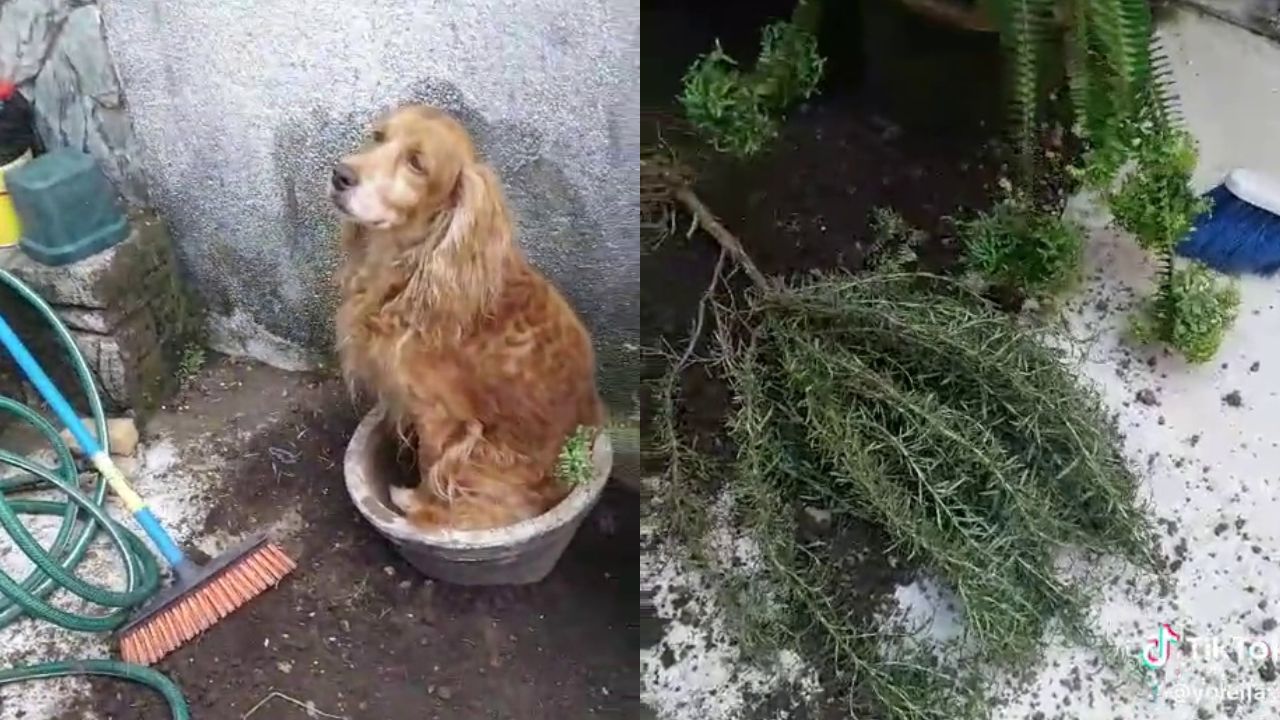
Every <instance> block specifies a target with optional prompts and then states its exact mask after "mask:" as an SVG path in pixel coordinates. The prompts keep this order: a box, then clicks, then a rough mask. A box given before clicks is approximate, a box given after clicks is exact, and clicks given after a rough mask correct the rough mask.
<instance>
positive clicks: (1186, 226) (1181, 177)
mask: <svg viewBox="0 0 1280 720" xmlns="http://www.w3.org/2000/svg"><path fill="white" fill-rule="evenodd" d="M1134 154H1135V163H1134V167H1133V168H1132V170H1131V172H1129V174H1128V175H1127V176H1124V177H1123V178H1121V179H1120V180H1119V184H1118V187H1117V188H1116V189H1114V190H1111V191H1110V192H1108V195H1107V199H1108V202H1109V203H1110V206H1111V212H1112V214H1113V215H1114V216H1115V221H1116V224H1117V225H1119V226H1120V227H1122V228H1124V229H1125V230H1127V231H1129V232H1131V233H1133V234H1134V236H1135V237H1136V239H1137V241H1138V244H1139V245H1141V246H1142V247H1143V248H1144V249H1146V250H1148V251H1149V252H1152V253H1153V254H1155V256H1156V261H1157V263H1158V264H1159V271H1158V272H1159V278H1158V283H1159V285H1158V288H1157V290H1156V292H1155V295H1154V296H1153V297H1151V298H1149V299H1148V300H1147V301H1146V302H1145V303H1144V305H1143V307H1142V309H1141V310H1140V311H1139V314H1138V317H1137V318H1135V321H1134V334H1135V336H1136V337H1137V338H1138V339H1139V340H1140V341H1143V342H1154V341H1161V342H1166V343H1168V344H1169V345H1171V346H1173V347H1174V348H1175V349H1177V350H1178V351H1179V352H1181V353H1182V354H1183V356H1184V357H1186V359H1187V360H1188V361H1190V362H1196V363H1199V362H1205V361H1207V360H1209V359H1210V358H1212V357H1213V355H1214V353H1216V352H1217V350H1218V347H1219V346H1220V345H1221V344H1222V338H1223V336H1224V335H1225V334H1226V332H1227V330H1228V329H1230V327H1231V325H1232V323H1233V322H1235V318H1236V313H1237V311H1238V309H1239V305H1240V295H1239V290H1238V289H1237V288H1236V286H1235V284H1234V283H1233V282H1230V281H1226V282H1220V281H1218V280H1217V279H1216V278H1215V274H1214V273H1213V271H1211V270H1210V269H1209V268H1207V267H1205V266H1204V265H1201V264H1198V263H1192V264H1190V265H1188V266H1187V267H1184V268H1181V269H1177V268H1175V267H1174V249H1175V248H1176V247H1177V244H1178V243H1179V242H1180V241H1181V240H1182V238H1183V237H1185V236H1186V234H1187V233H1188V232H1189V231H1190V230H1191V229H1192V226H1193V223H1194V222H1195V219H1196V216H1198V215H1199V214H1201V213H1203V212H1204V211H1206V210H1208V209H1209V201H1208V200H1207V199H1205V198H1203V197H1201V196H1199V195H1197V194H1196V193H1195V192H1194V191H1193V190H1192V189H1191V185H1190V182H1191V173H1192V171H1194V170H1195V165H1196V150H1195V143H1194V141H1193V140H1192V139H1191V137H1190V136H1189V135H1188V134H1187V133H1185V132H1183V131H1181V130H1176V129H1172V128H1169V127H1167V126H1163V125H1159V124H1153V125H1150V126H1148V128H1147V129H1146V131H1145V133H1144V134H1143V135H1141V136H1139V139H1138V141H1137V142H1136V143H1135V151H1134Z"/></svg>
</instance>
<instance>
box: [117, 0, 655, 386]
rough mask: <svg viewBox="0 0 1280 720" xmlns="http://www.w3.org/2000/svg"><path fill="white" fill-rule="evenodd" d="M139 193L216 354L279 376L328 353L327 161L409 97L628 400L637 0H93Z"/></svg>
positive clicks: (331, 235)
mask: <svg viewBox="0 0 1280 720" xmlns="http://www.w3.org/2000/svg"><path fill="white" fill-rule="evenodd" d="M102 8H103V13H104V16H105V19H106V27H107V37H108V41H109V43H110V46H111V49H112V53H113V56H114V58H115V61H116V64H117V66H118V68H119V70H120V74H121V77H122V78H123V80H124V86H125V88H126V89H127V91H128V94H129V101H130V112H131V117H132V119H133V123H134V128H135V130H136V132H137V134H138V136H139V139H140V145H141V147H142V148H143V152H142V155H141V161H142V164H143V166H144V168H145V169H146V171H147V174H148V179H149V181H150V184H151V192H152V196H153V200H154V201H155V202H156V203H157V205H158V206H159V207H160V208H161V210H162V211H163V213H164V215H165V217H166V219H167V220H168V221H169V222H170V223H171V225H172V228H173V233H174V236H175V238H176V241H177V243H178V246H179V252H180V253H181V255H182V256H183V259H184V262H185V265H186V267H187V268H188V269H189V270H190V273H191V275H192V277H193V279H194V281H195V283H196V285H197V287H198V289H199V291H200V293H201V295H202V296H203V300H204V304H205V306H206V307H207V308H208V309H209V310H210V312H211V313H212V314H213V317H214V322H213V323H212V327H211V330H212V336H213V340H214V342H215V347H218V348H219V349H225V350H233V351H240V352H245V353H248V354H251V355H254V356H257V357H259V358H261V359H264V360H267V361H269V362H273V363H274V364H277V365H280V366H283V367H295V366H300V365H308V364H312V363H315V362H317V361H320V360H322V359H323V358H325V357H326V356H327V355H328V352H329V348H330V346H331V332H332V330H331V313H332V306H333V299H334V298H333V290H332V282H331V279H330V278H331V275H332V272H333V269H334V266H335V263H336V260H337V248H336V244H335V239H336V227H335V218H334V216H333V213H332V211H331V210H330V208H329V207H328V203H327V200H326V199H325V189H326V187H327V182H328V178H329V175H330V168H331V166H332V163H333V162H334V161H335V159H337V158H338V157H339V156H341V155H342V154H344V153H345V152H347V151H349V150H350V149H351V148H352V147H353V146H354V145H355V144H356V143H357V141H358V139H359V138H360V137H361V135H362V133H363V132H364V130H365V128H366V127H367V124H368V123H369V121H370V120H371V119H372V118H374V117H375V116H376V115H377V114H378V113H379V112H381V111H383V110H384V109H386V108H388V107H390V106H391V105H393V104H396V103H398V102H401V101H405V100H421V101H427V102H430V103H434V104H436V105H439V106H442V107H444V108H446V109H449V110H452V111H454V112H456V113H458V114H459V115H460V116H461V117H462V118H463V120H464V121H465V122H466V123H467V124H468V125H469V126H470V128H471V129H472V131H473V132H474V133H475V134H476V135H477V139H478V142H479V145H480V147H481V150H482V152H484V153H485V154H486V155H487V157H488V159H489V160H490V161H491V162H493V163H494V165H495V166H496V167H497V168H498V170H499V171H500V173H501V174H502V176H503V178H504V180H505V181H506V185H507V188H508V192H509V195H510V198H511V200H512V202H513V204H514V206H515V208H516V212H517V214H518V216H519V221H520V231H521V237H522V239H523V242H524V244H525V247H526V248H527V249H528V251H529V254H530V256H531V257H532V258H533V260H534V261H535V262H536V263H537V264H538V265H539V266H540V267H541V268H543V269H544V270H545V271H547V272H548V274H549V275H551V276H552V277H553V278H554V280H556V281H557V283H558V284H559V285H560V287H562V288H564V290H565V291H566V293H567V294H568V295H569V296H570V297H571V299H572V300H573V301H574V303H575V305H576V306H577V307H578V308H579V310H580V311H581V312H583V314H584V315H585V317H586V318H587V320H588V322H589V323H590V325H591V326H592V329H593V331H594V332H595V334H596V337H597V341H598V346H599V348H600V351H601V364H602V368H603V371H604V380H605V384H606V392H607V394H608V395H609V398H610V400H611V404H613V405H614V406H615V407H616V408H618V409H620V410H630V409H631V408H632V407H633V402H634V400H633V397H634V392H635V388H634V380H633V378H635V377H637V376H638V374H637V372H636V370H635V367H636V360H637V358H635V357H634V355H635V354H636V346H635V343H636V342H637V339H638V336H639V327H638V326H639V320H638V306H637V303H638V297H639V231H638V226H637V220H638V196H637V185H636V184H637V180H638V153H639V120H638V118H639V6H638V2H637V0H594V1H592V2H580V1H579V0H518V1H516V2H511V1H510V0H466V1H465V2H464V1H462V0H448V1H445V0H438V1H432V0H415V1H414V2H409V1H407V0H349V1H348V2H342V3H337V2H322V3H316V2H310V0H220V1H219V2H212V3H211V2H202V1H200V0H103V3H102Z"/></svg>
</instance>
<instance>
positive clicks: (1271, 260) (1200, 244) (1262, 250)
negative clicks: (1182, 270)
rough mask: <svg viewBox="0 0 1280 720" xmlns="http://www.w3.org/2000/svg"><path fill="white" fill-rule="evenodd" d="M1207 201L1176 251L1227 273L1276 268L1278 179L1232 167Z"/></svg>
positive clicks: (1279, 254) (1279, 266) (1279, 261)
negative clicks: (1203, 209)
mask: <svg viewBox="0 0 1280 720" xmlns="http://www.w3.org/2000/svg"><path fill="white" fill-rule="evenodd" d="M1205 197H1207V198H1208V199H1209V200H1210V201H1211V202H1212V205H1211V206H1210V208H1209V209H1208V210H1206V211H1205V212H1204V213H1201V215H1200V217H1198V218H1196V221H1195V226H1194V227H1193V228H1192V230H1191V232H1189V233H1188V234H1187V236H1186V238H1184V239H1183V241H1182V242H1181V243H1180V244H1179V245H1178V254H1179V255H1182V256H1183V257H1187V258H1191V259H1193V260H1198V261H1200V262H1202V263H1204V264H1205V265H1207V266H1209V267H1211V268H1213V269H1214V270H1217V271H1218V272H1222V273H1227V274H1231V275H1236V274H1241V273H1254V274H1257V275H1274V274H1275V272H1276V271H1277V270H1280V180H1277V179H1276V178H1274V177H1271V176H1268V175H1266V174H1264V173H1261V172H1258V171H1256V170H1245V169H1237V170H1232V171H1231V172H1230V173H1227V177H1226V179H1225V180H1224V181H1223V183H1222V184H1221V185H1219V186H1217V187H1215V188H1214V189H1213V190H1210V191H1209V192H1208V193H1207V194H1206V195H1205Z"/></svg>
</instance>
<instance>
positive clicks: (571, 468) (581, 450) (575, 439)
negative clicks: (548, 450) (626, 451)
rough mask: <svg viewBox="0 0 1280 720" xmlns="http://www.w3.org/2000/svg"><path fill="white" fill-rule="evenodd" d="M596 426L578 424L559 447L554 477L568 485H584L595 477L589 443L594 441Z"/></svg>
mask: <svg viewBox="0 0 1280 720" xmlns="http://www.w3.org/2000/svg"><path fill="white" fill-rule="evenodd" d="M595 438H596V428H592V427H587V426H585V425H579V426H578V428H577V429H576V430H574V431H573V434H572V435H570V436H569V438H568V439H567V440H565V442H564V446H563V447H561V448H560V457H559V458H558V459H557V460H556V477H558V478H560V482H562V483H564V484H565V485H568V486H570V487H578V486H579V485H586V484H588V483H590V482H591V480H592V478H593V477H595V465H594V464H593V463H592V462H591V445H592V443H594V442H595Z"/></svg>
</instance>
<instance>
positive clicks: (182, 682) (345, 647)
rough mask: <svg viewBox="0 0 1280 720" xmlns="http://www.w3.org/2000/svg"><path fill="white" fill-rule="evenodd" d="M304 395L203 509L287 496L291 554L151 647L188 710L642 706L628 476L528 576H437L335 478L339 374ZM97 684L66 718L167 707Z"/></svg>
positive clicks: (222, 514) (456, 712)
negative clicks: (445, 579) (200, 631)
mask: <svg viewBox="0 0 1280 720" xmlns="http://www.w3.org/2000/svg"><path fill="white" fill-rule="evenodd" d="M302 395H303V396H304V400H303V401H298V402H293V403H292V407H291V409H290V410H289V411H288V412H285V413H282V417H281V418H280V420H279V421H278V422H276V423H275V424H274V425H273V426H272V427H271V428H270V429H268V430H267V431H265V432H264V433H262V434H260V435H259V436H258V437H257V438H256V439H255V440H253V441H252V442H251V443H250V444H249V445H248V446H247V447H244V448H242V449H241V452H240V453H239V455H240V457H241V458H242V460H241V462H240V463H239V465H238V467H235V468H234V469H231V470H229V471H228V472H229V477H231V478H232V479H231V480H230V481H229V482H228V483H227V488H228V490H229V494H228V496H227V497H226V498H225V499H223V500H222V501H221V502H220V503H219V504H218V505H217V506H216V507H215V508H214V509H213V510H212V511H211V512H210V514H209V516H208V520H207V527H206V532H208V533H229V534H232V535H237V534H241V533H250V532H252V531H254V530H255V529H258V528H263V527H266V526H268V525H269V524H271V523H273V522H278V521H280V520H282V519H284V518H288V517H289V516H290V515H291V514H294V515H296V525H297V527H298V529H297V531H296V532H295V533H293V535H292V537H289V538H286V539H285V541H284V546H285V549H286V550H287V551H288V552H290V553H291V554H292V556H293V557H294V558H295V559H297V560H298V564H299V567H298V570H297V571H296V572H295V573H294V574H293V575H292V576H291V577H289V578H287V579H286V580H285V581H284V582H283V583H282V584H281V585H280V587H278V588H276V589H274V590H272V591H269V592H267V593H266V594H264V595H262V596H261V597H259V598H257V599H255V600H254V601H252V602H251V603H250V604H248V605H247V606H245V607H244V608H242V609H240V610H239V611H237V612H236V613H235V614H233V615H232V616H230V617H229V618H227V619H225V620H223V621H222V622H220V623H219V624H217V625H216V626H215V627H214V628H212V629H211V630H210V631H209V632H207V633H206V634H205V635H204V636H202V637H201V638H200V639H198V640H197V641H195V642H193V643H191V644H189V645H188V646H187V647H185V648H183V649H181V650H179V651H177V652H176V653H174V654H173V655H171V656H170V657H168V658H166V659H165V660H164V661H162V662H161V663H160V664H159V666H158V668H157V669H159V670H161V671H162V672H165V673H166V674H168V675H169V676H170V677H171V678H173V679H174V680H175V681H176V682H177V683H178V684H179V686H181V688H182V690H183V691H184V692H185V693H186V696H187V699H188V701H189V702H190V704H191V710H192V715H193V717H195V718H199V719H200V720H241V719H242V718H244V717H245V716H246V714H247V713H251V712H252V714H251V715H249V717H250V718H263V719H264V720H265V719H269V720H287V719H288V718H294V717H296V718H307V717H341V718H349V719H350V720H386V719H387V718H396V717H414V718H424V719H426V718H440V719H441V720H443V719H445V718H449V719H455V718H456V719H458V720H469V719H475V720H480V719H482V718H483V719H485V720H490V719H492V720H499V719H502V720H537V719H539V718H546V719H548V720H550V719H551V718H557V719H558V718H563V717H569V718H627V719H631V718H638V717H640V709H639V681H638V677H637V673H638V670H637V662H638V659H637V658H638V655H639V650H640V646H639V634H638V629H637V624H636V604H635V603H636V598H637V596H638V594H639V589H638V580H637V577H636V570H635V568H636V565H637V562H638V555H637V552H638V551H637V546H636V542H635V538H636V536H637V533H638V531H639V528H638V504H637V502H636V499H635V495H634V494H631V493H629V492H627V491H624V490H619V489H616V488H611V489H610V490H609V491H607V492H606V495H605V497H604V498H603V499H602V501H601V503H600V505H599V506H598V507H597V508H596V510H595V512H594V513H593V515H592V516H591V517H590V518H588V520H587V521H586V522H584V524H583V526H582V529H581V530H580V532H579V534H578V536H577V538H576V539H575V540H574V542H573V544H572V545H571V546H570V548H569V550H568V552H567V554H566V555H565V557H564V558H563V559H562V560H561V562H560V564H559V566H558V567H557V569H556V570H555V571H554V573H553V574H552V575H551V576H550V577H549V578H548V579H546V580H545V581H543V582H542V583H540V584H537V585H532V586H527V587H509V588H475V589H465V588H458V587H452V586H447V585H445V584H442V583H437V582H433V581H431V580H429V579H426V578H424V577H423V576H421V575H420V574H418V573H417V572H416V571H414V570H413V569H412V568H411V567H410V566H409V565H408V564H406V563H405V562H403V561H402V560H401V559H400V558H399V556H398V555H396V554H395V552H394V551H393V550H392V549H391V547H390V546H389V545H388V544H387V543H386V542H385V541H384V540H383V538H382V537H380V536H379V535H377V534H376V533H375V532H374V531H373V529H372V528H370V527H369V526H368V525H367V524H366V523H365V522H364V521H363V519H362V518H361V517H360V516H359V515H358V514H357V512H356V511H355V509H354V508H353V507H352V505H351V502H350V500H349V499H348V497H347V495H346V491H345V489H344V485H343V478H342V453H343V449H344V448H345V445H346V442H347V440H348V438H349V437H350V435H351V433H352V431H353V430H354V428H355V424H356V420H357V413H356V412H355V410H353V408H352V406H351V404H350V403H349V402H348V400H347V399H346V395H345V392H344V391H343V389H342V387H341V386H340V385H339V384H338V383H336V382H333V381H323V382H319V383H313V384H312V386H311V387H310V388H309V390H308V391H307V392H306V393H303V394H302ZM191 404H192V407H193V408H194V409H196V410H198V401H197V400H192V403H191ZM93 685H94V695H93V697H91V698H89V699H88V700H87V701H86V702H85V703H84V704H83V705H82V707H80V708H77V709H75V710H73V711H71V712H69V713H67V714H66V715H64V717H63V718H62V720H80V718H84V717H98V718H103V719H104V720H113V719H114V720H161V719H167V718H168V717H169V715H168V713H167V710H166V709H165V707H164V705H163V703H162V702H161V701H160V700H159V698H158V697H156V696H154V695H152V694H151V693H150V692H148V691H146V690H144V689H140V688H139V687H138V686H134V685H129V684H123V683H114V682H106V681H95V682H94V683H93ZM273 693H280V695H275V696H273V695H272V694H273ZM284 696H287V698H292V699H294V700H296V701H298V702H299V703H302V704H303V706H304V707H299V706H298V705H296V704H294V703H292V702H290V700H289V699H286V697H284ZM259 703H262V704H261V705H259ZM308 707H311V708H314V710H315V711H318V712H320V713H328V714H327V715H318V714H315V713H312V714H308V709H307V708H308ZM255 708H257V709H256V710H255ZM90 711H92V713H93V715H89V714H88V713H89V712H90Z"/></svg>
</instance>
